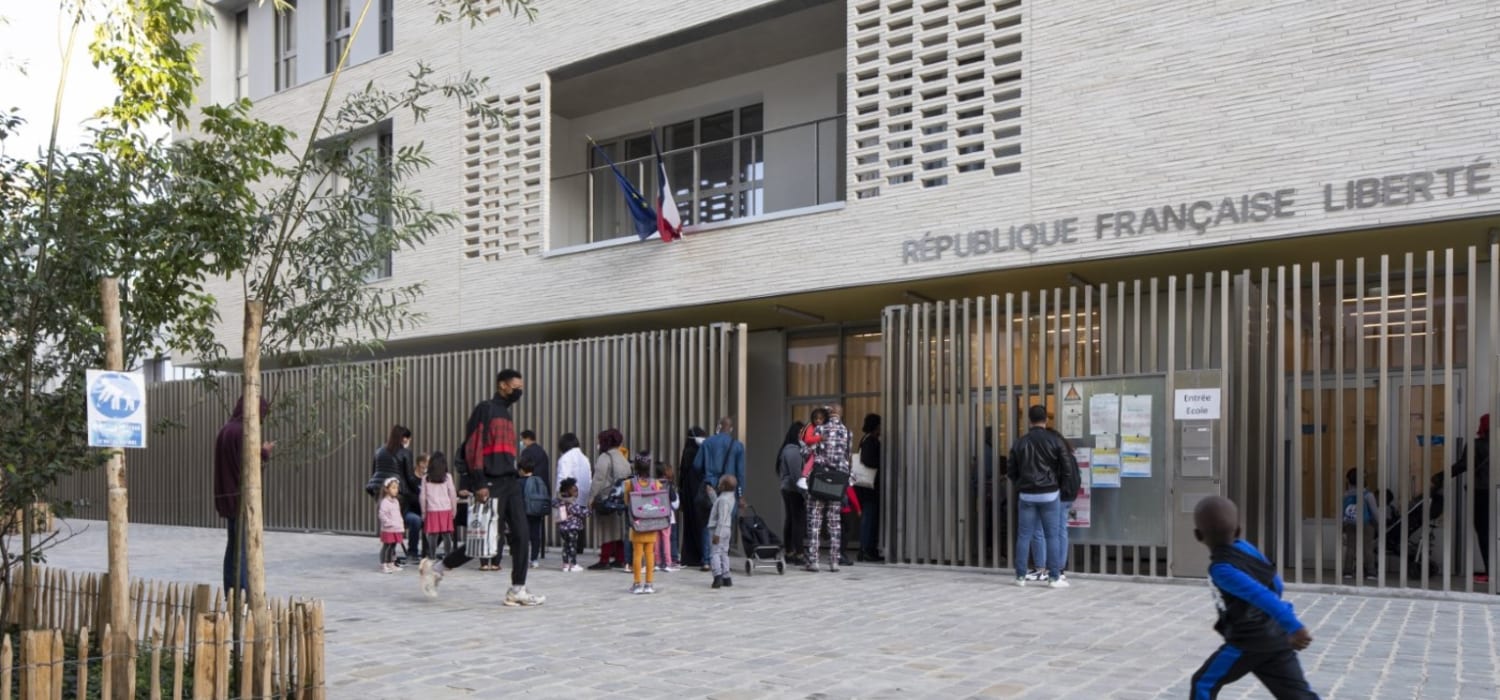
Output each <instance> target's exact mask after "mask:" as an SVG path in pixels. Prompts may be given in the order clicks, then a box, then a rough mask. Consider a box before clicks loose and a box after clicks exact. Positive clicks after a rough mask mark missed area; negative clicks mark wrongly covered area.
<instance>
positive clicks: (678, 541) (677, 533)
mask: <svg viewBox="0 0 1500 700" xmlns="http://www.w3.org/2000/svg"><path fill="white" fill-rule="evenodd" d="M684 529H685V528H683V522H682V518H678V519H677V524H676V525H673V526H672V541H671V542H669V543H668V546H670V547H671V548H672V563H674V564H676V565H678V566H682V531H683V530H684Z"/></svg>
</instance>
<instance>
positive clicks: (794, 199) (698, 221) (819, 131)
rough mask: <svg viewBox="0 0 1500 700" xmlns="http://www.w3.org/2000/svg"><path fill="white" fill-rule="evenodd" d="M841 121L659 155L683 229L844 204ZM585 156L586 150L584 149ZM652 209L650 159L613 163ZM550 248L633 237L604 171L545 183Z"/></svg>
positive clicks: (654, 190)
mask: <svg viewBox="0 0 1500 700" xmlns="http://www.w3.org/2000/svg"><path fill="white" fill-rule="evenodd" d="M844 143H845V131H844V118H843V115H835V116H831V117H825V118H822V119H818V120H814V121H809V122H803V123H800V124H794V125H791V126H785V127H780V128H776V129H767V130H765V131H758V132H755V133H752V134H743V135H740V136H735V137H732V138H726V139H719V140H716V141H709V142H706V143H703V144H699V145H696V146H691V147H687V148H677V149H673V150H670V151H665V152H663V153H662V161H663V163H664V164H665V165H666V170H667V181H668V182H669V183H671V187H672V197H673V201H675V202H676V203H677V209H678V211H679V212H680V213H681V215H682V223H683V226H684V227H695V226H702V225H705V224H712V223H718V222H725V221H731V220H735V219H747V218H752V217H758V216H764V215H767V214H775V213H778V212H786V211H792V210H796V209H803V208H807V207H813V206H817V205H820V204H828V203H831V202H840V201H843V200H844V153H845V147H844ZM590 150H592V149H590ZM615 164H616V165H617V166H618V167H619V168H620V172H621V173H622V174H624V175H625V177H626V179H628V180H630V182H631V184H633V185H635V187H636V188H637V189H639V190H640V191H641V193H642V194H644V195H645V196H646V198H647V199H648V200H650V201H651V202H652V206H653V207H654V206H655V202H656V196H657V193H658V192H659V191H660V190H659V188H658V183H657V174H656V173H657V168H656V158H655V156H650V155H648V156H644V157H639V158H632V159H628V160H618V159H617V160H616V161H615ZM552 212H553V214H552V217H553V227H552V230H553V236H552V247H554V248H557V247H568V246H574V245H581V244H585V243H594V242H598V241H605V240H610V239H614V238H623V237H627V236H634V235H636V234H635V228H634V226H633V224H632V222H631V219H630V214H629V212H628V210H627V209H626V207H625V199H624V195H623V194H622V193H621V191H620V185H619V183H618V182H617V181H616V180H615V176H614V173H613V172H611V171H610V168H609V165H608V164H605V165H601V166H598V167H593V168H589V169H588V170H584V171H581V172H576V173H572V174H570V175H564V176H561V177H556V178H553V179H552Z"/></svg>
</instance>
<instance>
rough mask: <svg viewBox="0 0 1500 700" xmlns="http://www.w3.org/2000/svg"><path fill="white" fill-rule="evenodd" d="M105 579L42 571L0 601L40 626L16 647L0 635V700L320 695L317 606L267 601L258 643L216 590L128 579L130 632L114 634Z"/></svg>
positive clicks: (314, 698)
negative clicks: (263, 631)
mask: <svg viewBox="0 0 1500 700" xmlns="http://www.w3.org/2000/svg"><path fill="white" fill-rule="evenodd" d="M105 578H106V576H105V575H104V574H75V573H70V572H66V571H62V570H57V569H44V568H41V567H38V568H37V570H36V572H35V575H34V576H33V577H32V580H31V581H30V582H26V583H28V585H21V584H22V583H23V582H20V581H18V582H16V585H14V586H12V588H11V591H10V594H9V596H8V597H7V598H6V599H5V600H4V601H0V605H3V606H4V608H3V609H4V610H5V611H6V614H7V615H9V616H10V617H9V619H12V620H18V619H20V618H19V617H18V616H17V614H18V613H20V612H21V611H30V613H31V619H32V620H33V621H34V623H35V624H36V625H37V626H38V628H37V629H33V630H25V631H22V632H21V633H20V637H19V640H18V641H19V645H16V644H14V643H13V642H12V639H11V635H9V634H7V635H4V637H3V639H0V700H8V699H9V698H28V699H30V698H57V699H58V700H61V699H62V698H90V697H95V698H112V697H129V698H135V697H139V695H138V693H139V692H140V691H142V690H145V691H146V696H147V697H150V698H152V699H153V700H156V699H158V698H172V700H183V698H192V699H193V700H199V699H202V700H229V699H230V698H298V699H299V700H300V699H302V698H306V699H308V700H322V698H324V697H325V689H324V684H325V682H326V676H325V673H324V670H323V662H324V657H323V604H322V603H321V602H319V601H303V600H273V601H270V605H269V609H268V610H269V617H270V621H269V625H268V627H267V635H268V636H267V638H265V639H260V640H257V639H256V637H255V625H254V624H252V623H251V621H250V616H249V614H248V613H249V609H248V608H245V609H242V610H240V611H239V614H240V615H241V616H242V624H241V625H240V626H239V629H240V630H242V632H241V636H240V638H239V639H238V640H236V639H235V638H234V635H233V632H232V630H233V629H235V626H234V625H233V624H232V623H233V619H232V618H231V617H230V615H231V614H232V611H230V610H228V609H227V606H226V604H225V599H224V596H223V593H222V592H221V591H219V590H217V589H216V588H213V587H210V586H206V585H197V586H195V585H185V584H163V583H160V582H150V581H134V582H132V584H131V586H130V597H131V601H132V607H133V609H134V614H133V616H132V617H131V618H130V622H131V628H130V629H128V630H124V631H119V632H116V631H115V630H113V629H112V628H111V627H110V625H109V615H108V610H107V609H106V608H107V607H108V599H107V595H106V593H107V591H108V590H109V588H108V585H107V582H106V581H105V580H104V579H105ZM100 629H102V631H103V633H102V634H97V633H93V632H91V630H100ZM69 667H71V668H72V671H73V672H72V673H71V674H69V673H66V671H67V670H68V668H69ZM231 684H232V685H231ZM91 686H97V690H96V689H95V688H94V687H91Z"/></svg>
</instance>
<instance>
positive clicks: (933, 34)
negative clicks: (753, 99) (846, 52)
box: [848, 0, 1023, 199]
mask: <svg viewBox="0 0 1500 700" xmlns="http://www.w3.org/2000/svg"><path fill="white" fill-rule="evenodd" d="M849 17H850V22H851V23H852V24H853V26H854V33H853V35H852V40H853V42H854V46H853V47H851V50H852V51H853V55H854V69H853V78H852V80H851V81H850V86H851V89H852V90H853V91H854V94H853V97H852V99H851V100H850V104H851V105H853V107H854V109H853V112H852V113H851V114H850V115H849V117H848V118H849V123H850V124H852V125H853V130H854V133H853V136H852V140H853V143H852V151H853V152H852V153H851V158H852V160H853V168H852V172H853V174H854V182H853V189H854V193H855V197H857V198H859V199H869V198H871V197H878V196H880V193H881V191H882V189H886V190H889V189H898V188H903V187H913V186H917V184H918V183H920V186H921V187H923V188H927V187H941V186H943V185H946V184H948V182H949V180H950V179H952V178H955V177H960V176H963V175H964V174H965V173H981V172H989V173H990V174H991V175H994V176H1000V175H1009V174H1012V173H1017V172H1020V171H1021V66H1022V61H1021V46H1022V45H1021V28H1022V23H1023V22H1022V20H1023V17H1022V0H856V1H855V2H852V3H851V4H850V7H849Z"/></svg>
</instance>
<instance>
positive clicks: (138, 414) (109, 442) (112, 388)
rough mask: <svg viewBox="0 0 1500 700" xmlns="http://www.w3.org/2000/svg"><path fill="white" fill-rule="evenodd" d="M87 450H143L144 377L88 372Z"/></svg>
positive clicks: (144, 416)
mask: <svg viewBox="0 0 1500 700" xmlns="http://www.w3.org/2000/svg"><path fill="white" fill-rule="evenodd" d="M85 379H86V381H87V382H88V388H87V399H88V402H87V403H88V430H89V447H134V448H143V447H145V446H146V377H145V375H143V374H141V373H140V372H107V371H104V370H99V369H91V370H88V371H87V372H86V374H85Z"/></svg>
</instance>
